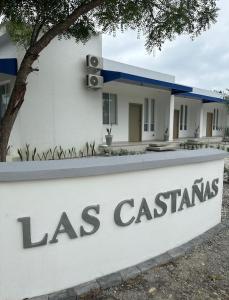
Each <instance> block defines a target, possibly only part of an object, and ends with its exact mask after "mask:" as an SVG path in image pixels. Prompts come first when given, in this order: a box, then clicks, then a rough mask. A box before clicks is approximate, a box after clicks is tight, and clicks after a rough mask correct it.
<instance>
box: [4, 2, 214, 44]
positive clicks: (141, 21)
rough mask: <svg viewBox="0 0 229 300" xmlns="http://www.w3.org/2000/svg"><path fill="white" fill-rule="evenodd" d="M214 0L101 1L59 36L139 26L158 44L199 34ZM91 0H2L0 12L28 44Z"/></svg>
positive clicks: (16, 38) (77, 36)
mask: <svg viewBox="0 0 229 300" xmlns="http://www.w3.org/2000/svg"><path fill="white" fill-rule="evenodd" d="M216 1H217V0H124V1H122V0H105V1H102V0H101V1H97V2H98V4H99V5H98V6H96V7H95V8H92V9H91V10H89V11H87V12H86V13H85V14H84V13H83V14H82V15H81V16H80V17H79V18H78V19H77V20H76V21H75V22H74V23H73V24H71V26H69V27H68V28H66V29H65V30H64V32H62V33H60V34H59V36H60V37H62V36H64V37H65V38H69V37H71V36H73V37H74V38H75V39H76V41H83V42H85V41H86V40H88V39H89V38H90V37H91V35H93V34H95V33H96V32H98V31H101V32H114V31H116V30H117V29H121V30H125V29H126V28H132V29H137V30H138V31H139V33H142V35H144V36H145V37H146V47H147V49H148V50H151V49H152V48H153V47H158V48H161V46H162V44H163V43H164V42H165V41H166V40H167V39H169V40H172V39H174V38H175V37H176V35H180V34H189V35H191V37H192V38H193V37H195V36H197V35H199V34H200V33H201V32H202V31H204V30H206V29H208V28H209V26H210V25H211V23H214V22H216V18H217V11H218V9H217V6H216ZM93 2H96V1H93V0H86V1H85V0H1V1H0V15H1V16H2V22H6V24H7V29H8V32H9V33H10V35H11V37H12V39H13V40H14V41H15V42H17V43H19V44H22V45H24V46H26V47H29V46H31V45H33V44H34V43H36V41H37V40H38V39H39V37H40V36H41V35H42V34H44V33H46V32H48V31H49V30H50V29H51V28H53V27H54V26H55V25H57V24H60V23H63V22H64V21H65V20H66V18H68V17H69V16H70V15H71V14H72V13H73V12H74V11H75V10H76V9H77V8H79V7H83V6H84V5H89V6H90V5H91V4H93Z"/></svg>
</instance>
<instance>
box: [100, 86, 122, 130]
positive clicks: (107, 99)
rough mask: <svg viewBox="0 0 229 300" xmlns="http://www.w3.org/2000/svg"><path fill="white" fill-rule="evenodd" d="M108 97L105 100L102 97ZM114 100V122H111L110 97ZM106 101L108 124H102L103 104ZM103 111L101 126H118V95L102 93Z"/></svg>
mask: <svg viewBox="0 0 229 300" xmlns="http://www.w3.org/2000/svg"><path fill="white" fill-rule="evenodd" d="M105 95H108V98H105V97H104V96H105ZM113 96H114V98H113V99H115V122H111V101H112V97H113ZM105 101H108V110H109V111H108V122H104V102H105ZM102 104H103V111H102V114H103V115H102V118H103V121H102V122H103V125H118V95H117V94H115V93H105V92H104V93H103V103H102Z"/></svg>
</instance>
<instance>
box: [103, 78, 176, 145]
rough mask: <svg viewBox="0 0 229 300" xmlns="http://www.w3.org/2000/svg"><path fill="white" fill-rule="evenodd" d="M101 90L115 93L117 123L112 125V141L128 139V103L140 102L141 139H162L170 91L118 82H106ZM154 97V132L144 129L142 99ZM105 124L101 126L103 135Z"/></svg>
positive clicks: (166, 125)
mask: <svg viewBox="0 0 229 300" xmlns="http://www.w3.org/2000/svg"><path fill="white" fill-rule="evenodd" d="M103 92H105V93H114V94H117V99H118V124H117V125H113V126H112V134H113V141H114V142H120V141H124V142H126V141H128V140H129V104H130V103H138V104H142V140H143V141H149V140H154V139H159V140H161V139H163V135H164V131H165V129H166V128H167V127H168V125H169V124H168V122H169V104H170V91H165V90H159V89H153V88H147V87H141V86H136V85H130V84H124V83H119V82H111V83H107V84H105V86H104V89H103ZM145 98H149V99H155V132H151V131H148V132H145V131H144V99H145ZM107 127H109V126H107V125H104V126H103V136H105V134H106V128H107Z"/></svg>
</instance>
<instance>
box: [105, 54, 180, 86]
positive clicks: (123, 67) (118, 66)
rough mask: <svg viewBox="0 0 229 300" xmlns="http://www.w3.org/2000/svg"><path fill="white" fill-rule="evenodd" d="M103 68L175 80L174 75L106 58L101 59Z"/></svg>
mask: <svg viewBox="0 0 229 300" xmlns="http://www.w3.org/2000/svg"><path fill="white" fill-rule="evenodd" d="M103 68H104V70H109V71H117V72H123V73H127V74H131V75H137V76H142V77H146V78H151V79H156V80H162V81H167V82H172V83H174V82H175V76H173V75H169V74H165V73H160V72H156V71H153V70H148V69H144V68H139V67H136V66H133V65H128V64H123V63H120V62H117V61H113V60H110V59H107V58H104V59H103Z"/></svg>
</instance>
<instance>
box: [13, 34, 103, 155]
mask: <svg viewBox="0 0 229 300" xmlns="http://www.w3.org/2000/svg"><path fill="white" fill-rule="evenodd" d="M100 38H101V37H100V36H97V37H95V38H92V39H91V40H90V41H89V42H88V43H87V44H86V45H83V44H76V43H75V41H74V40H61V41H59V40H58V39H56V40H54V41H53V42H51V44H50V45H49V46H48V47H47V48H46V49H45V50H44V51H43V52H42V53H41V55H40V57H39V59H38V61H37V62H36V63H35V65H36V67H38V68H39V72H34V73H33V74H31V75H30V76H29V78H28V86H27V93H26V97H25V102H24V104H23V106H22V108H21V111H20V112H19V115H18V117H17V120H16V122H15V126H14V129H13V132H12V134H11V139H10V144H12V145H13V146H14V150H15V151H16V149H17V147H24V146H25V144H26V143H28V144H30V145H31V147H37V148H38V149H40V150H47V149H49V148H50V147H51V148H53V147H55V146H58V145H61V146H62V147H65V148H67V147H72V146H77V150H78V151H79V150H80V149H82V148H83V147H84V146H85V143H86V142H89V143H92V142H93V141H95V142H96V144H99V143H101V139H102V137H101V135H102V91H101V90H91V89H88V88H86V74H87V73H88V70H87V68H86V55H87V54H89V53H91V52H93V54H94V55H97V56H101V53H102V48H101V47H102V45H101V42H99V41H100ZM89 49H90V51H91V52H90V51H89ZM92 49H93V50H92ZM19 56H21V55H19ZM19 136H20V138H19ZM19 140H20V142H19Z"/></svg>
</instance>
